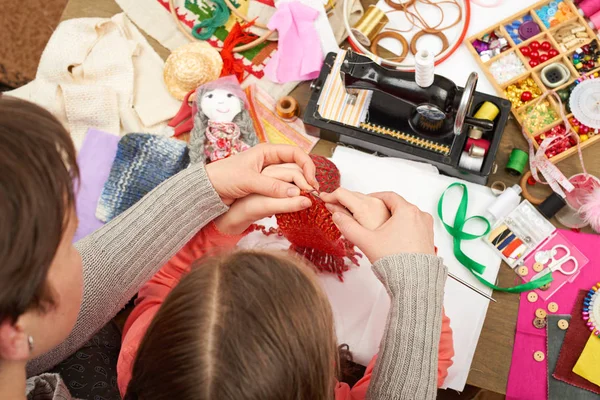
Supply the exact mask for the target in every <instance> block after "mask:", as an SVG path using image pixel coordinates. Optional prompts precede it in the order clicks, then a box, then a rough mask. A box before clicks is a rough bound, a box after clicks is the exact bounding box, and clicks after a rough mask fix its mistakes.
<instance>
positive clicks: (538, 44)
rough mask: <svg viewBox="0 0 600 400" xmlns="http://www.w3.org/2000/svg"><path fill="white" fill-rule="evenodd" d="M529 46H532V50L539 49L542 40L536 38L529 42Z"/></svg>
mask: <svg viewBox="0 0 600 400" xmlns="http://www.w3.org/2000/svg"><path fill="white" fill-rule="evenodd" d="M529 47H531V50H537V49H539V48H540V42H538V41H537V40H534V41H533V42H531V43H529Z"/></svg>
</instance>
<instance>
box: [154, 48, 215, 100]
mask: <svg viewBox="0 0 600 400" xmlns="http://www.w3.org/2000/svg"><path fill="white" fill-rule="evenodd" d="M221 69H223V60H222V59H221V55H220V54H219V52H218V51H217V50H215V49H214V48H213V47H212V46H211V45H209V44H208V43H206V42H193V43H188V44H185V45H183V46H181V47H179V48H177V49H175V51H173V52H172V53H171V55H169V57H168V58H167V61H166V62H165V69H164V71H163V76H164V79H165V84H166V85H167V89H168V90H169V92H170V93H171V95H173V97H175V98H176V99H178V100H183V98H184V97H185V95H186V94H187V93H189V92H190V91H191V90H194V89H196V88H197V87H198V86H200V85H202V84H204V83H206V82H210V81H213V80H215V79H217V78H218V77H219V75H221Z"/></svg>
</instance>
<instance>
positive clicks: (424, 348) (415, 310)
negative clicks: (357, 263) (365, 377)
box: [367, 254, 448, 400]
mask: <svg viewBox="0 0 600 400" xmlns="http://www.w3.org/2000/svg"><path fill="white" fill-rule="evenodd" d="M373 272H374V273H375V275H376V276H377V278H379V280H380V281H381V283H383V285H384V286H385V288H386V290H387V292H388V294H389V296H390V300H391V305H390V311H389V314H388V318H387V323H386V327H385V333H384V335H383V338H382V339H381V345H380V348H379V357H378V359H377V363H376V365H375V368H374V369H373V376H372V378H371V383H370V384H369V389H368V392H367V398H368V399H369V400H383V399H386V400H387V399H394V400H429V399H435V397H436V395H437V388H436V383H437V365H438V349H439V344H440V335H441V331H442V304H443V301H444V285H445V283H446V277H447V274H448V270H447V268H446V267H445V266H444V264H443V260H442V259H441V258H439V257H435V256H432V255H425V254H398V255H394V256H391V257H385V258H382V259H381V260H379V261H377V262H376V263H375V264H373Z"/></svg>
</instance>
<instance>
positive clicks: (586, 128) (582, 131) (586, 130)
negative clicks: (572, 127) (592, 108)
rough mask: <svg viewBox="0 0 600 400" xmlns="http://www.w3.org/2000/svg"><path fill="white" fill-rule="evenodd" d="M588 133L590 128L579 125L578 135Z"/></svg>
mask: <svg viewBox="0 0 600 400" xmlns="http://www.w3.org/2000/svg"><path fill="white" fill-rule="evenodd" d="M589 131H590V128H588V127H587V126H585V125H581V126H580V127H579V134H580V135H587V134H588V132H589Z"/></svg>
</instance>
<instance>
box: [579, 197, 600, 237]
mask: <svg viewBox="0 0 600 400" xmlns="http://www.w3.org/2000/svg"><path fill="white" fill-rule="evenodd" d="M582 203H583V205H582V206H581V208H580V209H579V212H580V213H581V215H582V216H583V218H584V220H585V222H587V223H588V224H589V225H590V226H591V227H592V229H593V230H595V231H596V232H598V233H600V186H596V187H595V188H594V190H593V191H592V192H591V193H590V194H588V195H586V196H585V197H584V198H583V202H582Z"/></svg>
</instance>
